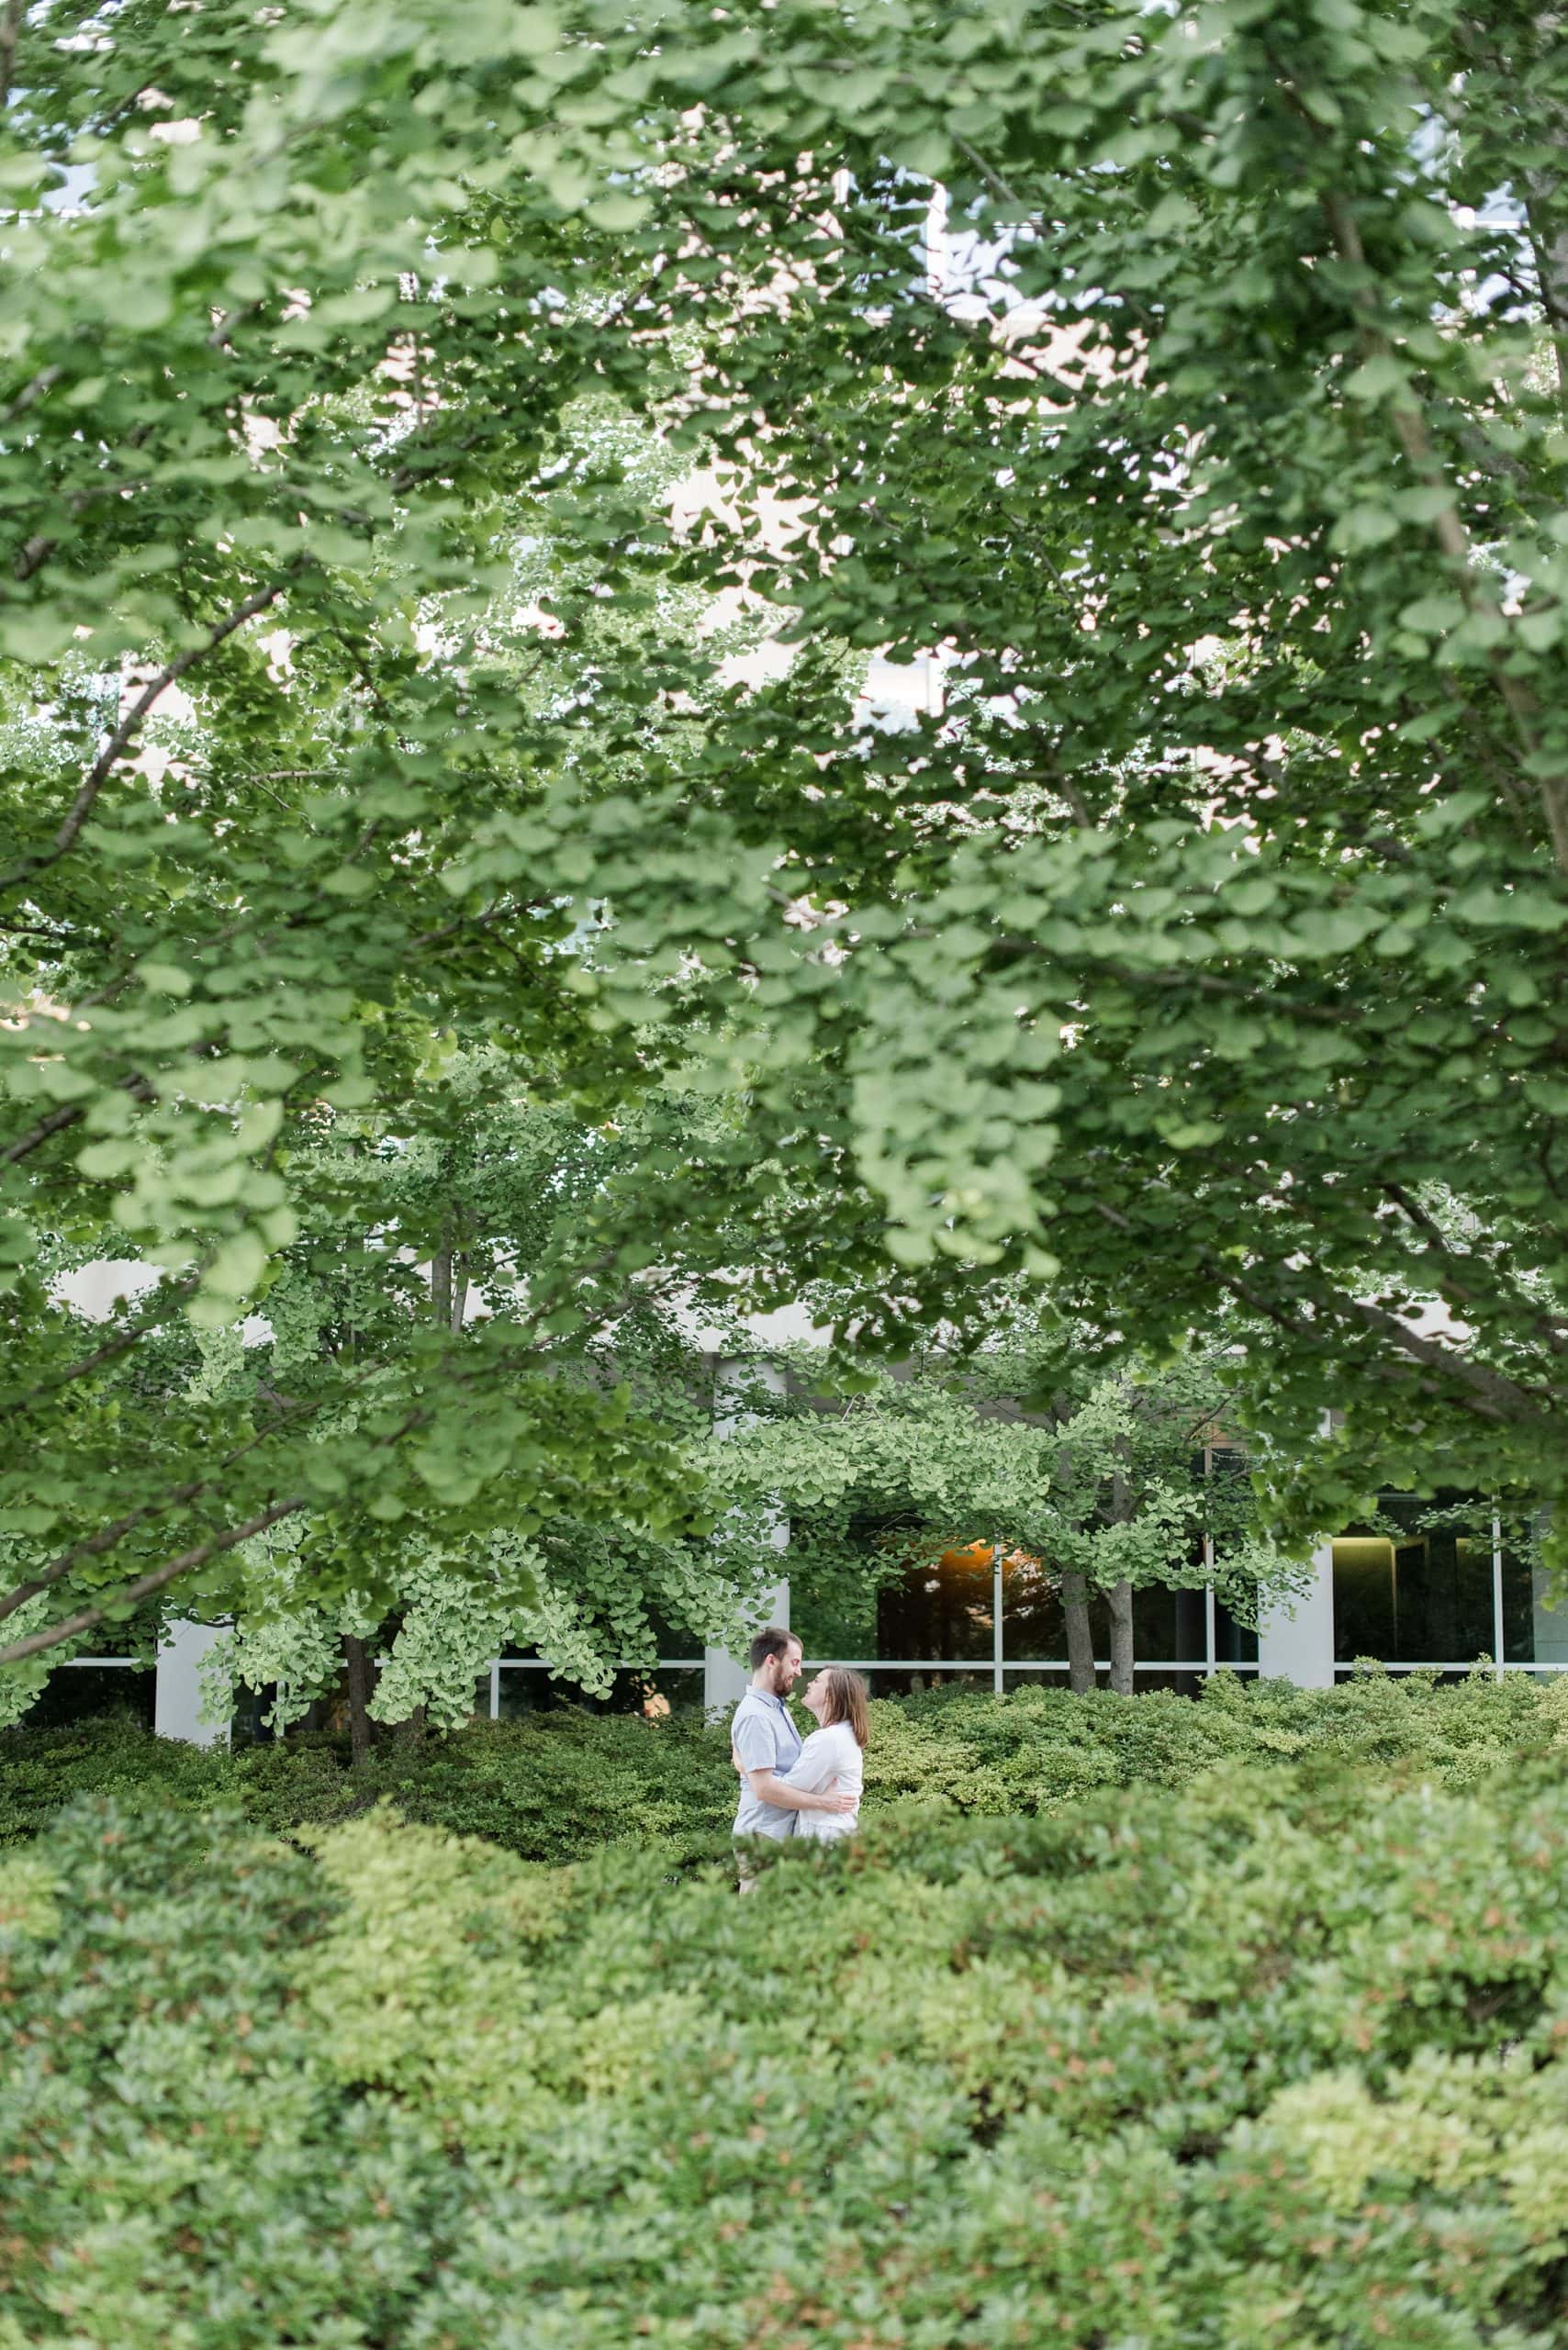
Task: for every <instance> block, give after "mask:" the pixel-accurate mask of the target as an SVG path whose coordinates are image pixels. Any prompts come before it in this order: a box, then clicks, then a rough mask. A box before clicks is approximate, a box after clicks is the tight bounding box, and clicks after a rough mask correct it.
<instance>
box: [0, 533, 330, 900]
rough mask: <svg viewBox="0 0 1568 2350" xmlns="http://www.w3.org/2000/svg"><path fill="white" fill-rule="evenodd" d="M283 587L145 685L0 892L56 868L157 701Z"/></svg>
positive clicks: (249, 601)
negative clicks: (58, 817)
mask: <svg viewBox="0 0 1568 2350" xmlns="http://www.w3.org/2000/svg"><path fill="white" fill-rule="evenodd" d="M286 585H287V582H286V580H284V579H274V581H273V583H272V585H271V586H270V587H267V588H257V590H256V592H255V594H254V595H253V596H247V597H246V599H245V600H244V602H243V603H242V604H237V605H236V606H235V607H234V609H233V610H232V611H230V612H226V613H225V614H224V616H223V618H222V619H221V620H220V621H218V623H217V624H216V626H214V627H213V628H210V629H209V630H208V631H207V634H206V636H205V637H204V638H203V639H202V641H201V643H199V644H193V645H191V646H189V647H188V649H187V650H186V651H185V652H184V653H181V654H179V655H176V656H175V658H174V660H173V661H171V662H170V663H169V664H168V665H167V666H166V667H164V668H163V669H162V670H160V672H159V674H158V676H157V677H154V678H153V679H152V680H151V684H149V685H147V686H146V687H144V688H143V689H142V691H141V692H140V694H139V695H138V696H137V698H136V699H135V701H134V702H133V703H132V704H131V706H130V708H129V711H127V712H126V714H125V716H124V717H123V718H122V719H121V720H120V722H119V724H118V726H117V727H116V728H115V731H114V733H112V734H111V735H110V736H109V739H108V741H107V742H106V744H105V745H104V747H103V749H102V750H101V751H100V752H99V754H98V755H97V757H96V758H95V760H94V762H93V765H92V766H91V767H90V768H89V769H88V771H87V774H86V777H85V778H84V781H83V785H82V789H80V791H78V793H77V794H76V797H75V799H74V800H73V801H72V803H71V807H70V810H69V811H68V812H67V815H66V818H65V821H64V822H63V823H62V825H61V827H60V830H59V831H58V832H57V833H56V834H55V836H54V841H53V844H52V845H51V846H50V848H48V849H46V850H44V851H42V852H41V853H40V854H39V855H38V856H28V857H24V858H23V860H22V862H21V864H20V865H18V866H16V867H13V869H12V870H11V871H10V872H9V873H7V874H5V875H0V890H13V889H15V888H16V887H17V884H18V883H19V882H23V881H31V880H33V879H34V878H36V877H37V876H38V875H39V874H40V873H43V872H47V870H48V868H49V867H50V866H51V865H56V864H58V863H59V861H60V859H61V858H62V856H65V855H66V854H67V852H68V851H69V850H70V849H71V848H72V847H73V845H74V843H75V840H76V836H77V834H79V833H80V832H81V830H82V827H83V825H84V823H85V822H86V821H87V819H88V817H89V816H90V815H91V814H92V811H93V803H94V801H95V800H96V799H97V796H98V794H99V792H100V791H101V790H102V789H103V788H104V785H105V784H106V782H107V780H108V778H109V776H110V774H111V773H112V771H113V770H114V768H115V767H117V766H118V763H119V761H120V759H121V758H122V757H123V756H124V755H125V752H126V750H127V748H128V747H129V744H130V742H131V740H132V738H133V737H134V735H135V733H136V732H137V729H138V728H139V727H140V724H141V722H142V720H143V719H144V718H145V717H146V715H147V713H148V711H150V710H151V707H152V705H153V703H154V702H155V701H157V699H159V697H160V695H162V694H163V693H164V692H166V691H167V689H168V688H169V687H170V686H172V685H174V682H175V681H176V679H178V678H180V677H184V676H185V673H186V671H187V670H189V669H192V668H194V667H195V666H196V663H197V662H198V661H203V660H205V659H206V657H207V655H208V654H209V653H212V652H215V651H216V650H217V648H218V645H220V644H221V643H223V641H224V639H225V638H226V637H230V636H232V635H233V633H234V632H235V630H236V629H239V628H243V627H244V625H245V622H246V621H250V620H254V619H255V617H256V615H257V613H258V612H264V611H265V610H267V608H268V606H269V605H272V604H275V603H276V601H277V599H278V598H279V597H280V596H281V595H282V594H283V591H284V589H285V588H286Z"/></svg>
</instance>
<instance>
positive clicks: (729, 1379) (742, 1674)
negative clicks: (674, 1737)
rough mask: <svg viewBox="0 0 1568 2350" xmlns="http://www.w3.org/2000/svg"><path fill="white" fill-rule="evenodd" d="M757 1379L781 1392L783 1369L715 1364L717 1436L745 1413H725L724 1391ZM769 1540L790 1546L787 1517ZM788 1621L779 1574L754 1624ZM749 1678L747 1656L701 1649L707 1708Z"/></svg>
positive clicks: (727, 1699)
mask: <svg viewBox="0 0 1568 2350" xmlns="http://www.w3.org/2000/svg"><path fill="white" fill-rule="evenodd" d="M756 1379H760V1380H761V1381H762V1382H763V1383H764V1384H765V1385H766V1386H767V1387H769V1388H770V1389H771V1390H772V1392H773V1393H774V1394H776V1395H781V1394H782V1393H783V1392H784V1373H783V1372H782V1371H780V1370H778V1367H777V1366H776V1365H775V1364H773V1363H770V1362H768V1363H764V1362H756V1361H754V1360H746V1361H745V1362H722V1363H720V1365H719V1366H718V1369H717V1371H715V1372H714V1375H713V1385H714V1390H715V1401H716V1402H717V1403H718V1404H719V1405H720V1411H719V1414H718V1416H717V1417H716V1418H715V1420H714V1423H713V1425H714V1428H715V1431H716V1433H717V1434H719V1435H720V1436H727V1435H728V1434H729V1433H730V1431H731V1429H732V1428H734V1427H739V1426H740V1425H741V1424H742V1423H743V1422H744V1421H745V1418H746V1417H747V1415H746V1414H745V1412H739V1411H737V1412H735V1413H734V1414H733V1415H730V1416H725V1415H724V1413H723V1410H722V1404H723V1398H724V1395H725V1393H726V1392H733V1391H734V1389H735V1388H736V1387H738V1386H740V1385H742V1384H744V1383H745V1382H748V1381H751V1380H756ZM771 1540H772V1543H773V1547H774V1549H775V1550H779V1551H783V1550H788V1549H789V1547H790V1521H789V1519H788V1518H787V1517H784V1516H778V1517H777V1518H776V1519H775V1520H774V1524H773V1530H772V1535H771ZM789 1623H790V1583H789V1578H788V1577H787V1576H782V1577H780V1579H779V1581H778V1584H777V1585H776V1586H775V1588H774V1590H773V1592H772V1594H771V1595H770V1596H769V1597H768V1599H767V1604H766V1605H765V1606H764V1607H763V1609H762V1612H761V1614H760V1615H759V1616H758V1617H757V1619H756V1626H755V1627H754V1628H755V1629H756V1630H757V1631H760V1630H761V1629H762V1628H763V1626H764V1625H765V1624H781V1625H783V1626H784V1627H785V1628H786V1629H788V1628H789ZM750 1678H751V1664H750V1661H749V1659H747V1658H745V1657H737V1656H731V1655H730V1654H729V1653H728V1651H726V1650H724V1649H715V1648H705V1649H704V1650H703V1651H702V1703H703V1705H704V1707H707V1708H708V1709H710V1710H711V1709H712V1708H714V1707H721V1706H733V1705H734V1704H736V1703H737V1702H738V1700H739V1698H740V1697H741V1695H743V1693H744V1691H745V1685H746V1684H747V1682H748V1681H749V1680H750Z"/></svg>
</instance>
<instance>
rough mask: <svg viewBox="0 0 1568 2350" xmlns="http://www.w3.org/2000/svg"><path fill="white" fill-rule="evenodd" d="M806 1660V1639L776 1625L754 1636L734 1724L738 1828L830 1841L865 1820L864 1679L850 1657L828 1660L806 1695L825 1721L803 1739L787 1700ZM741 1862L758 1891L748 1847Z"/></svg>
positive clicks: (747, 1883)
mask: <svg viewBox="0 0 1568 2350" xmlns="http://www.w3.org/2000/svg"><path fill="white" fill-rule="evenodd" d="M800 1673H801V1643H800V1641H799V1640H798V1639H796V1638H795V1635H794V1634H793V1632H782V1631H780V1630H779V1629H778V1627H777V1626H776V1625H770V1626H769V1627H768V1628H767V1631H765V1632H758V1634H757V1636H756V1639H755V1640H753V1642H752V1644H751V1687H750V1688H749V1689H748V1690H747V1691H746V1693H745V1696H744V1697H743V1698H742V1699H741V1702H740V1704H739V1705H738V1706H737V1707H735V1711H734V1719H733V1720H732V1722H731V1724H730V1745H731V1749H732V1751H733V1754H734V1765H735V1769H736V1770H737V1771H738V1772H739V1773H740V1777H741V1800H740V1808H739V1810H738V1811H737V1812H736V1814H735V1826H734V1833H735V1834H736V1835H737V1836H775V1837H778V1838H783V1837H785V1836H813V1837H816V1838H817V1839H819V1841H823V1842H829V1841H833V1840H834V1839H835V1838H837V1837H841V1836H853V1835H854V1833H855V1831H856V1830H857V1827H858V1826H859V1824H860V1790H861V1786H862V1785H863V1783H864V1779H865V1764H864V1760H863V1756H864V1750H865V1745H866V1732H867V1713H866V1684H865V1683H864V1682H863V1681H862V1680H861V1678H860V1675H859V1674H858V1673H851V1672H850V1671H849V1669H848V1667H847V1666H846V1665H842V1664H830V1665H826V1666H824V1667H823V1671H822V1672H821V1673H817V1674H816V1675H815V1676H814V1678H813V1679H812V1682H811V1684H810V1685H809V1686H808V1688H807V1690H806V1692H805V1695H804V1696H803V1697H802V1699H801V1703H802V1705H803V1706H804V1707H805V1708H806V1711H807V1712H808V1713H810V1714H814V1715H815V1716H816V1718H817V1722H818V1725H819V1727H818V1728H817V1729H814V1730H812V1734H811V1736H810V1737H809V1738H808V1739H806V1740H805V1741H804V1742H803V1743H802V1741H801V1735H800V1732H799V1731H798V1730H797V1729H796V1728H795V1725H794V1723H793V1722H792V1721H791V1720H790V1708H789V1707H788V1706H787V1705H786V1704H785V1702H784V1701H785V1699H786V1698H787V1697H788V1696H789V1695H790V1690H791V1689H792V1688H793V1687H794V1685H795V1683H796V1681H797V1680H798V1679H799V1678H800ZM737 1865H738V1867H739V1870H740V1884H741V1891H742V1892H743V1893H752V1892H755V1890H756V1883H757V1879H756V1873H755V1871H754V1869H753V1867H752V1864H751V1862H750V1860H749V1859H748V1857H747V1856H746V1854H745V1852H742V1853H741V1854H740V1855H739V1857H738V1861H737Z"/></svg>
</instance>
